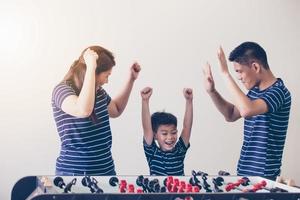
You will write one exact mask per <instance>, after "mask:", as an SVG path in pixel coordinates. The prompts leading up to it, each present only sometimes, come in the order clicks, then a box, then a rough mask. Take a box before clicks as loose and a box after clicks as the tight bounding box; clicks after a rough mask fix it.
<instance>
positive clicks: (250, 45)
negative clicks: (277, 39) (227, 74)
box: [229, 42, 269, 69]
mask: <svg viewBox="0 0 300 200" xmlns="http://www.w3.org/2000/svg"><path fill="white" fill-rule="evenodd" d="M229 60H230V61H231V62H232V61H234V62H237V63H239V64H241V65H248V66H249V65H251V64H252V62H258V63H259V64H261V65H262V66H263V67H264V68H265V69H269V64H268V59H267V54H266V52H265V50H264V49H263V48H262V47H261V46H260V45H259V44H257V43H255V42H244V43H242V44H240V45H239V46H238V47H236V48H235V49H234V50H233V51H232V52H231V53H230V55H229Z"/></svg>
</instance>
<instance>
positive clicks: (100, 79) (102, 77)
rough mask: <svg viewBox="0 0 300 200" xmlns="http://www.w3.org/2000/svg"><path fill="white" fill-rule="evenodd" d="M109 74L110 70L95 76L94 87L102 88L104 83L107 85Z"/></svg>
mask: <svg viewBox="0 0 300 200" xmlns="http://www.w3.org/2000/svg"><path fill="white" fill-rule="evenodd" d="M111 72H112V68H111V69H109V70H107V71H104V72H101V73H100V74H98V75H96V85H97V86H102V85H104V84H105V83H108V77H109V76H110V74H111Z"/></svg>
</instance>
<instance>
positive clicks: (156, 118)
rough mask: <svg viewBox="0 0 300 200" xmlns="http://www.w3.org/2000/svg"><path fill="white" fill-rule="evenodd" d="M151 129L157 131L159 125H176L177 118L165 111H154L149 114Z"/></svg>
mask: <svg viewBox="0 0 300 200" xmlns="http://www.w3.org/2000/svg"><path fill="white" fill-rule="evenodd" d="M151 125H152V131H153V132H154V133H156V132H157V129H158V127H159V126H160V125H175V126H176V127H177V118H176V117H175V116H174V115H173V114H171V113H167V112H155V113H153V114H152V115H151Z"/></svg>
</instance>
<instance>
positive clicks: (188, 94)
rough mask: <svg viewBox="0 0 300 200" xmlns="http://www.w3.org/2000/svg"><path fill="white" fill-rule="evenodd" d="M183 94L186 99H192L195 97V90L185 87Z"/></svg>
mask: <svg viewBox="0 0 300 200" xmlns="http://www.w3.org/2000/svg"><path fill="white" fill-rule="evenodd" d="M183 95H184V97H185V99H186V100H192V99H193V90H192V89H191V88H184V89H183Z"/></svg>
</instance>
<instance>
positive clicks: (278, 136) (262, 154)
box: [237, 79, 291, 179]
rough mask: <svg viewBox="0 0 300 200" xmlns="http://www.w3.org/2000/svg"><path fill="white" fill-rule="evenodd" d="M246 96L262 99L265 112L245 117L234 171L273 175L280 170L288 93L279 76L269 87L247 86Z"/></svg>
mask: <svg viewBox="0 0 300 200" xmlns="http://www.w3.org/2000/svg"><path fill="white" fill-rule="evenodd" d="M247 96H248V97H249V98H250V99H251V100H254V99H258V98H260V99H263V100H264V101H265V102H266V104H267V106H268V112H267V113H265V114H261V115H257V116H253V117H249V118H246V119H245V121H244V142H243V146H242V149H241V155H240V159H239V162H238V167H237V171H238V175H241V176H262V177H270V178H273V179H274V177H276V176H278V175H279V174H280V167H281V159H282V154H283V149H284V143H285V138H286V132H287V128H288V122H289V114H290V108H291V94H290V92H289V91H288V89H287V88H286V87H285V86H284V84H283V81H282V80H281V79H277V81H276V82H275V83H274V84H273V85H272V86H271V87H269V88H267V89H265V90H263V91H259V89H258V88H257V87H255V88H253V89H251V90H250V91H249V92H248V94H247Z"/></svg>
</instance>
